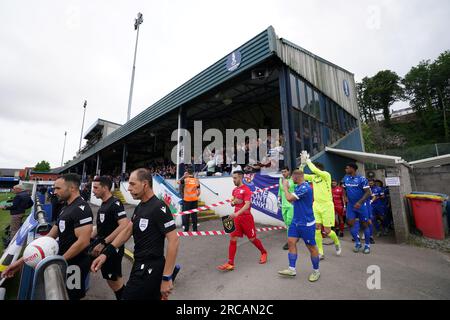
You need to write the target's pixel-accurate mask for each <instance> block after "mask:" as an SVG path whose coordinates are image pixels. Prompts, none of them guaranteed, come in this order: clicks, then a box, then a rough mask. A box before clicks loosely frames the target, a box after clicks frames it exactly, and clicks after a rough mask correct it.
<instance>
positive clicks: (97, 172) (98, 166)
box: [95, 153, 101, 176]
mask: <svg viewBox="0 0 450 320" xmlns="http://www.w3.org/2000/svg"><path fill="white" fill-rule="evenodd" d="M95 165H96V167H95V175H96V176H99V175H100V165H101V162H100V153H97V162H96V164H95Z"/></svg>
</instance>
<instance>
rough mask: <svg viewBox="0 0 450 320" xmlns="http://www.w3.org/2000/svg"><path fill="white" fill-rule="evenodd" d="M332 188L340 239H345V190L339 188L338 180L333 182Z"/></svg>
mask: <svg viewBox="0 0 450 320" xmlns="http://www.w3.org/2000/svg"><path fill="white" fill-rule="evenodd" d="M331 187H332V189H331V192H332V194H333V203H334V212H335V214H336V215H337V217H338V219H339V237H343V236H344V216H345V201H344V188H342V187H341V186H339V185H338V183H337V181H336V180H332V181H331Z"/></svg>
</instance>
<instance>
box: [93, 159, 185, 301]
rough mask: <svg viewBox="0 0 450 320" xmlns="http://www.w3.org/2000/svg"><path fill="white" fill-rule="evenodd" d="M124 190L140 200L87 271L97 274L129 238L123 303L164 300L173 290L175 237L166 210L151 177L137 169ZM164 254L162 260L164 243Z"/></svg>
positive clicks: (170, 215)
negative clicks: (130, 245)
mask: <svg viewBox="0 0 450 320" xmlns="http://www.w3.org/2000/svg"><path fill="white" fill-rule="evenodd" d="M128 191H129V192H130V193H131V195H132V196H133V199H137V200H141V202H140V203H139V205H138V206H137V207H136V208H135V210H134V213H133V217H132V218H131V221H130V222H129V223H128V225H127V226H126V227H125V229H124V230H123V231H122V232H121V233H120V234H119V235H118V236H117V237H116V238H115V239H114V241H113V242H112V243H111V244H109V245H108V246H107V247H106V248H105V250H104V251H103V253H102V254H101V255H100V256H99V257H98V258H96V259H95V260H94V262H93V263H92V265H91V271H93V272H97V271H98V270H100V269H101V267H102V265H103V264H104V263H105V261H106V260H107V259H108V258H111V257H112V256H114V255H116V254H117V250H118V248H120V247H121V246H122V245H123V244H125V243H126V242H127V241H128V239H130V237H131V236H133V238H134V264H133V267H132V269H131V274H130V278H129V280H128V282H127V284H126V286H125V289H124V291H123V295H122V299H123V300H160V299H161V298H163V299H167V298H168V296H169V294H170V293H171V291H172V289H173V282H172V273H173V270H174V267H175V260H176V257H177V251H178V244H179V240H178V235H177V233H176V231H175V229H176V226H175V221H174V219H173V216H172V213H171V212H170V209H169V207H168V206H167V205H166V204H165V203H164V202H162V201H161V200H159V199H158V198H157V197H156V195H155V194H154V193H153V190H152V175H151V173H150V171H149V170H147V169H145V168H140V169H137V170H135V171H133V172H132V173H131V175H130V179H129V187H128ZM165 239H167V242H168V245H167V252H166V257H164V241H165Z"/></svg>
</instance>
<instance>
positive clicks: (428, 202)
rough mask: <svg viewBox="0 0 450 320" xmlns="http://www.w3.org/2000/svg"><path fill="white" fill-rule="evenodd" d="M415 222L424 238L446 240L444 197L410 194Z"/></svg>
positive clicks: (408, 196)
mask: <svg viewBox="0 0 450 320" xmlns="http://www.w3.org/2000/svg"><path fill="white" fill-rule="evenodd" d="M406 197H407V198H408V199H409V201H410V204H411V208H412V212H413V217H414V222H415V224H416V228H417V229H419V230H420V231H421V232H422V234H423V236H425V237H427V238H431V239H436V240H444V239H445V230H444V222H443V207H442V203H443V202H444V201H445V200H446V199H445V198H443V197H442V196H438V195H430V194H408V195H406Z"/></svg>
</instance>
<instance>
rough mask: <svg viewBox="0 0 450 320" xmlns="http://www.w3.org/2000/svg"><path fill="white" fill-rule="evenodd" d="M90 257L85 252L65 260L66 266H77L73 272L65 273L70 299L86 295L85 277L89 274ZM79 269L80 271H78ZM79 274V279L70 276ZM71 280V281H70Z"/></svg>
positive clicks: (78, 298) (77, 298)
mask: <svg viewBox="0 0 450 320" xmlns="http://www.w3.org/2000/svg"><path fill="white" fill-rule="evenodd" d="M91 263H92V259H91V257H90V256H88V255H87V253H84V252H83V253H80V254H79V255H78V256H76V257H74V258H73V259H70V260H68V261H67V267H68V268H70V266H76V267H78V268H79V269H78V268H77V269H78V270H77V271H75V273H70V274H69V273H68V274H67V278H68V279H67V283H66V285H67V294H68V296H69V299H70V300H80V299H82V298H84V297H85V295H86V279H87V277H88V275H89V270H90V268H91ZM78 271H80V273H78ZM71 276H73V277H76V278H78V276H80V279H74V278H72V277H71ZM71 280H73V281H71Z"/></svg>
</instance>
